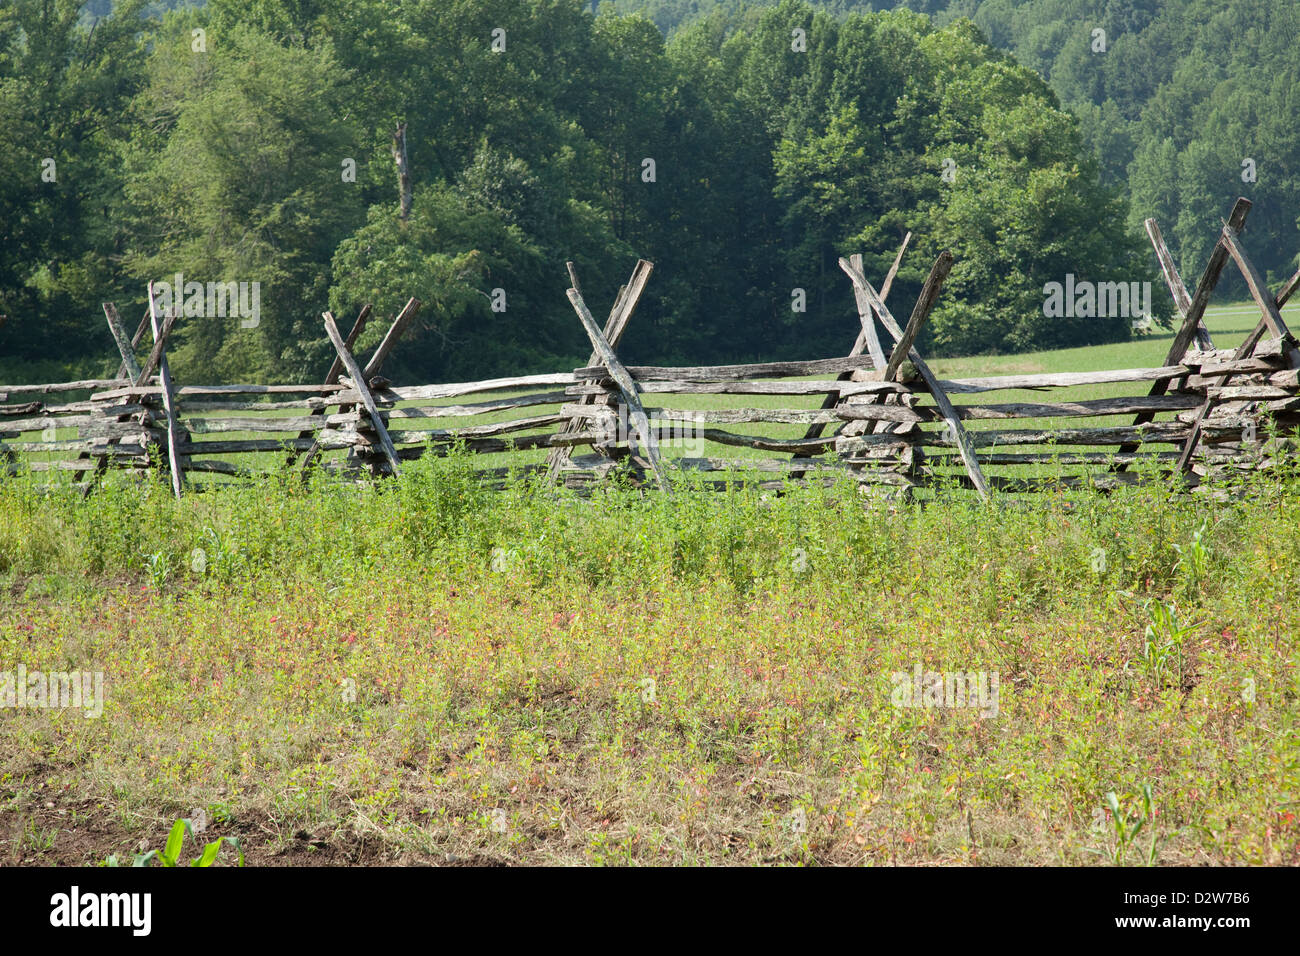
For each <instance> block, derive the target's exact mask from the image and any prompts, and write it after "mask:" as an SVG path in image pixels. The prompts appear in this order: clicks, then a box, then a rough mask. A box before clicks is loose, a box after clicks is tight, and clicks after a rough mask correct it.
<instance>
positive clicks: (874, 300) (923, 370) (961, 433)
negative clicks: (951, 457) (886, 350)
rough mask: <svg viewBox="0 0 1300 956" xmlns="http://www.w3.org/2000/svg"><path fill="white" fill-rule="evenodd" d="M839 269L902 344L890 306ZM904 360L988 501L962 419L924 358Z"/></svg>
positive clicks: (855, 274) (912, 353)
mask: <svg viewBox="0 0 1300 956" xmlns="http://www.w3.org/2000/svg"><path fill="white" fill-rule="evenodd" d="M840 268H841V269H843V270H844V271H845V272H847V273H848V275H849V278H850V279H852V280H853V284H854V285H855V286H858V287H859V288H861V289H862V290H863V291H864V292H865V293H866V294H867V298H868V299H869V300H870V301H871V307H872V309H873V310H875V313H876V315H877V316H878V317H879V318H880V322H881V324H882V325H884V327H885V329H886V330H887V331H888V332H889V334H890V335H892V336H893V337H894V341H895V342H899V343H901V342H902V341H903V330H902V329H901V328H899V326H898V323H897V322H896V321H894V317H893V315H891V314H890V311H889V307H888V306H887V305H885V303H884V302H883V301H881V299H880V297H879V296H878V295H877V294H876V290H875V289H873V288H871V283H870V282H868V281H867V277H866V276H864V275H863V274H862V273H861V272H859V271H858V270H856V269H854V268H853V266H852V265H850V264H849V263H848V262H846V261H845V260H844V259H841V260H840ZM907 357H908V359H909V360H910V361H911V362H912V364H913V365H914V366H916V370H917V372H919V373H920V375H921V378H922V379H923V380H924V382H925V385H926V387H927V388H928V389H929V390H930V395H931V396H932V397H933V398H934V403H935V404H936V405H937V406H939V410H940V411H941V412H942V413H943V416H944V419H945V420H946V421H947V423H948V425H949V427H950V428H951V429H952V432H953V434H954V435H955V436H956V441H957V447H958V448H959V449H960V450H961V456H962V460H963V461H965V462H966V471H967V474H969V475H970V480H971V483H972V484H973V485H974V486H975V489H976V490H977V491H978V492H979V493H980V497H982V498H988V497H989V487H988V483H987V482H986V481H985V480H984V473H983V472H981V471H980V466H979V462H978V461H976V460H975V446H974V445H973V444H972V443H971V442H970V439H969V436H968V435H967V434H966V429H965V428H964V427H962V423H961V418H959V417H958V415H957V412H956V410H955V409H954V408H953V406H952V402H951V401H950V400H949V398H948V395H947V393H946V392H945V391H944V386H943V385H942V384H941V383H940V382H939V379H938V378H937V377H936V376H935V374H934V373H933V372H932V371H930V366H929V365H928V364H927V363H926V361H925V359H923V358H921V355H920V353H919V352H917V351H916V349H915V348H912V349H909V350H908V353H907Z"/></svg>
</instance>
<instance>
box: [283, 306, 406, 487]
mask: <svg viewBox="0 0 1300 956" xmlns="http://www.w3.org/2000/svg"><path fill="white" fill-rule="evenodd" d="M411 301H414V300H411ZM407 304H408V305H409V304H410V303H407ZM325 314H326V315H329V316H331V317H333V313H332V312H327V313H325ZM369 320H370V305H369V304H367V305H364V306H362V307H361V312H360V314H358V315H357V320H356V321H355V322H353V323H352V331H351V332H349V333H348V337H347V338H346V339H344V341H343V347H344V348H345V349H347V350H348V352H349V353H350V352H351V351H352V349H353V348H354V347H355V346H356V343H357V339H359V338H360V337H361V333H362V332H363V331H365V328H366V323H367V322H368V321H369ZM342 374H343V360H342V359H341V358H339V357H338V356H337V355H335V356H334V361H333V362H331V363H330V367H329V371H328V372H326V373H325V384H326V385H333V384H334V383H335V382H337V381H338V380H339V376H340V375H342ZM312 414H313V415H323V414H325V407H324V405H323V404H322V406H321V407H320V408H319V409H317V410H315V411H313V413H312ZM317 425H319V422H316V423H313V425H312V426H311V427H308V428H304V429H303V430H302V432H300V433H299V435H298V437H299V438H311V437H312V435H313V434H314V432H315V427H316V426H317ZM318 451H319V449H318V448H317V447H316V445H315V444H313V445H312V447H311V448H308V449H307V452H306V454H305V455H303V460H302V465H301V466H300V467H301V469H302V470H303V471H304V472H305V471H306V470H307V469H308V468H310V467H311V463H312V462H313V461H314V460H315V459H316V455H317V453H318ZM297 457H298V453H297V452H295V451H290V452H289V456H288V458H286V459H285V466H286V467H292V466H293V463H294V461H295V460H296V459H297Z"/></svg>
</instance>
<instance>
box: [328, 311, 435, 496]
mask: <svg viewBox="0 0 1300 956" xmlns="http://www.w3.org/2000/svg"><path fill="white" fill-rule="evenodd" d="M411 301H412V302H414V301H415V300H414V299H412V300H411ZM394 325H396V323H394ZM389 332H390V333H391V332H392V329H390V330H389ZM325 333H326V334H327V335H328V336H329V337H330V341H331V342H332V343H333V344H334V349H335V351H337V352H338V353H339V357H340V358H341V359H343V367H344V369H346V370H347V372H348V374H349V375H350V376H352V381H353V385H354V391H356V392H357V393H358V395H359V396H360V398H361V404H362V405H364V406H365V408H366V411H367V412H369V413H370V422H371V424H372V425H373V426H374V429H375V434H376V435H377V436H378V437H379V447H380V449H381V450H382V451H383V453H384V457H385V458H387V459H388V464H389V465H390V466H391V467H392V469H393V474H400V473H401V470H402V469H401V466H400V465H399V464H398V461H397V449H396V448H394V447H393V442H392V439H390V438H389V437H388V429H387V428H386V427H385V426H384V419H383V416H382V415H380V414H379V408H378V406H377V405H375V400H374V397H373V396H371V394H370V387H369V386H368V385H367V384H366V381H367V379H366V376H365V374H364V373H363V372H362V370H361V366H359V365H358V364H357V360H356V359H355V358H353V357H352V353H351V352H349V351H348V349H347V345H346V343H345V342H344V340H343V336H342V335H341V334H340V333H339V328H338V326H337V325H335V324H334V317H333V316H332V315H330V314H329V313H326V314H325Z"/></svg>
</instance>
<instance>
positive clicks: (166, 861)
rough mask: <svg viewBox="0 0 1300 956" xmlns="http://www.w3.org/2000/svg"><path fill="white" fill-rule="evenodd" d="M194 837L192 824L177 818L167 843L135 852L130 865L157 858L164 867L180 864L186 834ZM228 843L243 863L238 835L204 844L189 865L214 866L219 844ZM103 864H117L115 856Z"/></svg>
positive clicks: (239, 863) (137, 864) (239, 862)
mask: <svg viewBox="0 0 1300 956" xmlns="http://www.w3.org/2000/svg"><path fill="white" fill-rule="evenodd" d="M187 835H188V836H190V837H194V836H195V833H194V824H193V823H191V822H190V821H189V820H177V821H176V823H175V824H174V825H173V826H172V829H171V833H169V834H168V835H167V843H166V844H165V845H164V846H163V848H162V849H161V850H148V851H146V852H144V853H138V854H136V856H135V858H134V859H133V860H132V861H131V865H132V866H149V865H150V864H152V863H153V861H154V860H157V861H158V862H159V863H161V864H162V865H163V866H165V867H173V866H180V864H181V849H182V848H183V845H184V843H185V837H186V836H187ZM223 843H229V844H230V845H231V846H233V847H234V848H235V852H236V853H238V854H239V858H238V865H239V866H243V865H244V850H243V847H242V846H241V845H240V842H239V838H238V837H233V836H231V837H218V838H217V839H216V840H213V841H212V842H211V843H208V844H206V845H204V847H203V852H201V853H200V854H199V855H198V856H196V857H195V858H194V859H193V860H191V861H190V866H203V867H207V866H214V865H216V862H217V855H218V854H219V853H220V852H221V845H222V844H223ZM104 865H105V866H113V867H115V866H119V865H120V864H119V863H118V860H117V857H116V856H115V855H114V856H110V857H109V858H108V859H107V860H105V861H104Z"/></svg>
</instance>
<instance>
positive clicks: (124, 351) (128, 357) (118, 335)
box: [103, 302, 140, 382]
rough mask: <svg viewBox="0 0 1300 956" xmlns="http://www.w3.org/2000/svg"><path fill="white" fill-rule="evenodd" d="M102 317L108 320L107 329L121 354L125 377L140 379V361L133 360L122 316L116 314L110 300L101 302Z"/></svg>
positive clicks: (115, 307)
mask: <svg viewBox="0 0 1300 956" xmlns="http://www.w3.org/2000/svg"><path fill="white" fill-rule="evenodd" d="M103 309H104V318H106V319H107V320H108V329H109V331H110V332H112V333H113V342H114V344H116V345H117V351H118V354H119V355H121V356H122V367H123V368H125V369H126V374H127V377H128V378H130V379H131V381H133V382H135V381H138V380H139V379H140V363H139V362H137V361H136V360H135V354H134V353H133V352H132V350H131V340H130V339H129V338H127V335H126V329H125V328H123V327H122V317H121V316H119V315H118V314H117V306H115V305H114V304H113V303H112V302H105V303H104V304H103Z"/></svg>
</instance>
